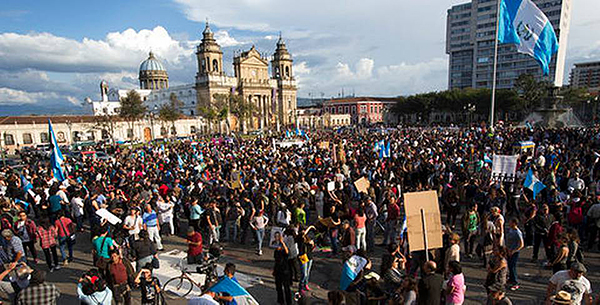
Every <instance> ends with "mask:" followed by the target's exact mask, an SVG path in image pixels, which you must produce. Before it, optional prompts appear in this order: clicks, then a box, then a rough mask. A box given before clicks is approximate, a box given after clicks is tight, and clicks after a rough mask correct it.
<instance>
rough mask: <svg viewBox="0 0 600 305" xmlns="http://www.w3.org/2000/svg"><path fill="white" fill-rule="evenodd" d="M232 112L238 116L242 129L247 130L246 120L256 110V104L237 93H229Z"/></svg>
mask: <svg viewBox="0 0 600 305" xmlns="http://www.w3.org/2000/svg"><path fill="white" fill-rule="evenodd" d="M227 98H228V99H229V109H230V112H231V113H232V114H233V115H235V116H236V117H237V118H238V122H239V125H240V131H241V132H242V133H243V132H245V127H246V120H247V119H248V118H251V117H252V116H253V115H254V114H255V112H256V106H255V105H254V104H252V103H250V102H246V101H245V100H244V97H242V96H240V95H237V94H229V96H228V97H227Z"/></svg>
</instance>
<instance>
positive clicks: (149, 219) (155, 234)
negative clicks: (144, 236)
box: [142, 204, 163, 251]
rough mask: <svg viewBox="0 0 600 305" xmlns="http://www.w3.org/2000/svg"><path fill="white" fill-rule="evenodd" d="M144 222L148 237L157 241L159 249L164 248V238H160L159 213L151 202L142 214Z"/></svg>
mask: <svg viewBox="0 0 600 305" xmlns="http://www.w3.org/2000/svg"><path fill="white" fill-rule="evenodd" d="M142 219H143V222H144V230H146V231H147V232H148V238H149V239H150V240H151V241H152V242H154V243H156V248H157V249H158V251H162V250H163V245H162V242H161V241H162V239H161V238H160V224H159V223H158V215H157V214H156V212H154V210H152V206H151V205H150V204H146V211H145V212H144V214H143V215H142Z"/></svg>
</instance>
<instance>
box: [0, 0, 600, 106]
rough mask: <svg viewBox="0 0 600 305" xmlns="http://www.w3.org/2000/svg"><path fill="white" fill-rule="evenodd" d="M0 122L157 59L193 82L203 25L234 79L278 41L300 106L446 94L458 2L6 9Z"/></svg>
mask: <svg viewBox="0 0 600 305" xmlns="http://www.w3.org/2000/svg"><path fill="white" fill-rule="evenodd" d="M2 2H3V3H2V4H3V5H2V8H0V115H2V114H28V113H38V114H40V113H70V112H81V111H83V110H82V109H81V105H82V103H83V100H84V99H85V98H86V97H91V98H92V99H93V100H97V99H99V97H100V89H99V84H100V81H101V80H106V81H107V82H108V84H109V86H110V87H111V88H119V89H133V88H138V87H139V83H138V80H137V77H138V69H139V65H140V63H141V62H142V61H143V60H144V59H146V58H147V56H148V52H149V51H153V52H154V53H155V54H156V56H157V57H158V58H159V60H160V61H161V62H162V63H163V65H164V66H165V67H166V69H167V71H168V73H169V81H170V85H171V86H175V85H183V84H190V83H193V82H194V77H195V74H196V72H197V62H196V56H195V54H194V53H195V47H196V46H197V45H198V43H199V42H200V39H201V38H202V30H203V29H204V25H205V22H206V20H207V19H208V20H209V22H210V25H211V28H212V30H213V32H215V37H216V39H217V42H218V43H219V44H220V45H221V47H222V49H223V53H224V54H223V59H224V66H225V71H226V72H228V73H229V74H232V61H233V53H234V52H235V51H238V50H248V49H249V48H250V47H251V46H252V45H255V46H256V48H257V49H258V50H259V51H260V52H261V53H264V54H266V55H271V54H273V52H274V50H275V44H276V41H277V37H278V35H279V33H280V32H281V35H282V36H283V38H284V40H285V41H286V43H287V46H288V50H289V51H290V52H291V53H292V56H293V58H294V73H295V77H296V79H297V81H298V96H299V97H319V98H320V97H321V96H324V97H335V96H339V95H340V94H341V92H342V91H343V92H344V94H346V95H349V94H355V95H356V96H367V95H374V96H398V95H408V94H414V93H419V92H429V91H433V90H445V89H447V82H448V80H447V77H448V75H447V71H448V55H447V54H446V53H445V36H446V11H447V10H448V9H449V8H450V7H451V6H452V5H455V4H460V3H464V2H466V1H457V0H370V1H364V0H344V1H342V0H328V1H322V0H303V1H293V0H143V1H142V0H128V1H116V0H105V1H76V0H64V1H31V0H4V1H2ZM598 11H600V1H598V0H572V20H571V29H570V34H569V40H568V47H567V64H566V73H565V74H566V75H565V80H564V81H565V82H568V72H569V71H570V70H571V67H572V64H573V63H574V62H582V61H591V60H600V31H598V28H600V17H599V16H598V15H597V12H598Z"/></svg>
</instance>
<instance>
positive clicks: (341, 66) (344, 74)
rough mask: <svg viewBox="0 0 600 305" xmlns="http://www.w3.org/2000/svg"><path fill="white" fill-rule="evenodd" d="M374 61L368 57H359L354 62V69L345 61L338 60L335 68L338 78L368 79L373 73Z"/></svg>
mask: <svg viewBox="0 0 600 305" xmlns="http://www.w3.org/2000/svg"><path fill="white" fill-rule="evenodd" d="M374 66H375V61H374V60H373V59H370V58H361V59H359V60H358V62H357V63H356V69H355V71H352V69H350V66H349V65H348V64H346V63H342V62H338V64H337V66H336V68H337V72H338V74H339V76H340V78H341V79H342V80H343V79H347V80H357V79H368V78H370V77H371V76H372V75H373V67H374Z"/></svg>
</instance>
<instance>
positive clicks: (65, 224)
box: [54, 211, 76, 266]
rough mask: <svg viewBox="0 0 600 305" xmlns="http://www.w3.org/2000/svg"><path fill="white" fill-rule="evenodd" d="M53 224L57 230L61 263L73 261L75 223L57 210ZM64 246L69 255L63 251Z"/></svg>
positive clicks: (65, 264)
mask: <svg viewBox="0 0 600 305" xmlns="http://www.w3.org/2000/svg"><path fill="white" fill-rule="evenodd" d="M54 226H55V227H56V229H57V231H58V245H59V249H60V256H61V257H62V260H63V265H64V266H67V265H68V264H69V263H70V262H72V261H73V245H74V244H75V240H76V235H75V230H76V228H75V223H73V221H72V220H71V219H70V218H68V217H66V216H65V215H64V213H63V211H59V212H58V219H56V221H55V222H54ZM65 248H68V250H69V256H68V257H67V255H66V253H65V250H66V249H65Z"/></svg>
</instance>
